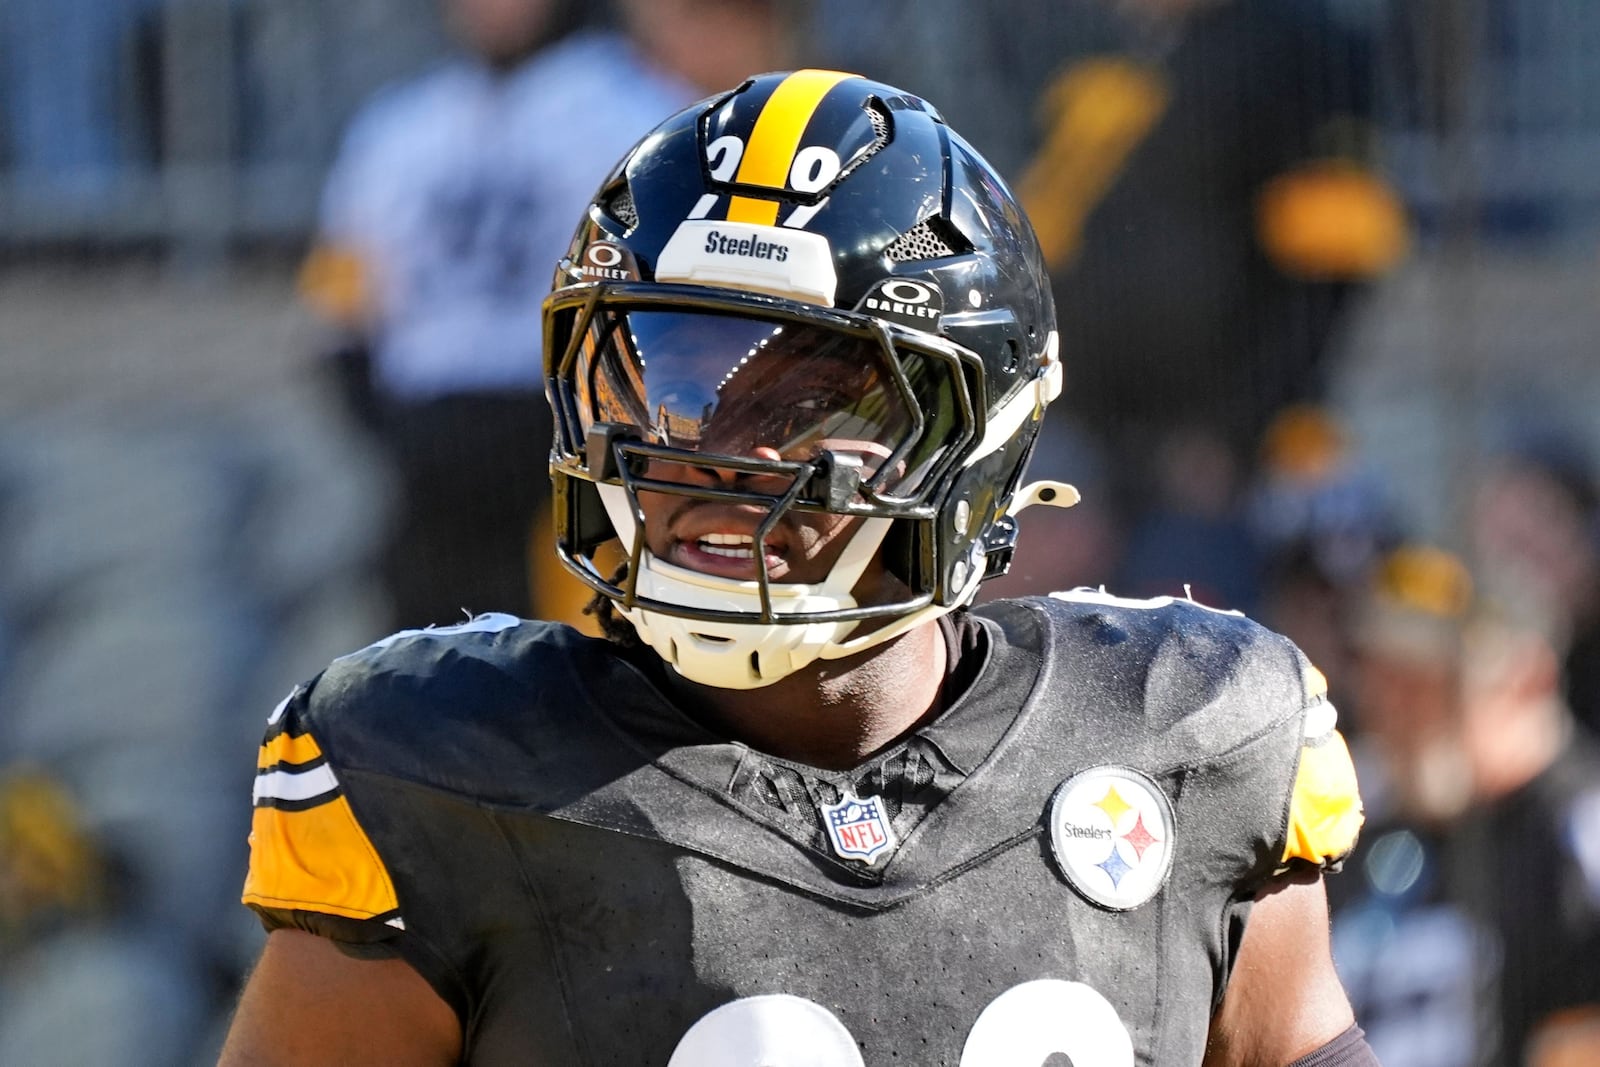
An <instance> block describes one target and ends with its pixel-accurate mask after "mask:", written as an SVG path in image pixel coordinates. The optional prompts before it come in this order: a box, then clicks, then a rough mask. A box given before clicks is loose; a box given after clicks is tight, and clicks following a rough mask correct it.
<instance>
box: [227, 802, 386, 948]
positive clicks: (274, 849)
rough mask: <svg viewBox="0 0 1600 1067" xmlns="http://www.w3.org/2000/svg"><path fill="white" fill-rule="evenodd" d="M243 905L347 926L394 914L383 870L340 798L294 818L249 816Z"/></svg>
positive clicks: (264, 810)
mask: <svg viewBox="0 0 1600 1067" xmlns="http://www.w3.org/2000/svg"><path fill="white" fill-rule="evenodd" d="M243 899H244V902H245V903H246V904H255V905H259V906H262V907H267V908H295V909H299V910H302V911H319V912H325V913H327V914H330V915H340V916H343V917H345V918H350V919H371V918H375V917H377V916H380V915H384V914H386V913H389V912H393V911H396V910H398V908H399V906H400V904H399V900H398V899H397V897H396V896H395V891H394V883H393V881H391V880H390V878H389V872H388V870H387V869H386V868H385V867H384V865H383V861H382V860H381V859H380V858H379V857H378V852H377V850H376V849H375V848H373V847H372V842H371V840H369V839H368V837H367V835H366V832H365V831H364V830H362V829H361V824H360V823H358V822H357V821H356V817H355V812H353V811H351V810H350V802H349V801H348V800H346V799H345V798H344V797H343V796H336V797H334V798H333V799H332V800H330V801H328V802H326V803H323V804H319V805H318V806H316V807H312V808H306V809H304V810H299V811H295V810H285V809H283V808H277V807H265V806H264V807H258V808H256V809H255V816H254V818H253V819H252V821H251V824H250V873H249V875H248V876H247V877H246V878H245V884H244V898H243Z"/></svg>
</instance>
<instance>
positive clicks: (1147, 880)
mask: <svg viewBox="0 0 1600 1067" xmlns="http://www.w3.org/2000/svg"><path fill="white" fill-rule="evenodd" d="M1174 822H1175V820H1174V818H1173V815H1172V802H1171V801H1170V800H1168V799H1167V795H1166V794H1165V793H1163V792H1162V791H1161V787H1160V786H1158V785H1156V783H1155V782H1154V781H1152V780H1151V779H1150V778H1149V777H1148V776H1146V775H1144V774H1141V773H1140V772H1138V771H1136V770H1134V769H1132V768H1131V767H1116V766H1104V767H1091V768H1089V769H1088V770H1086V771H1080V772H1078V773H1077V774H1075V775H1073V776H1072V777H1071V778H1068V779H1067V780H1066V781H1064V782H1062V783H1061V785H1060V787H1059V788H1058V789H1056V792H1055V796H1054V797H1053V798H1051V801H1050V847H1051V849H1052V851H1053V852H1054V853H1055V857H1056V862H1057V863H1058V864H1059V865H1060V866H1061V873H1062V874H1064V875H1066V878H1067V882H1068V883H1069V884H1070V885H1071V886H1072V888H1073V889H1075V890H1077V891H1078V893H1079V895H1081V896H1082V897H1083V898H1084V899H1085V900H1087V901H1089V902H1090V903H1091V904H1097V905H1099V906H1100V907H1102V908H1107V909H1110V910H1111V911H1128V910H1130V909H1133V908H1137V907H1138V906H1139V905H1141V904H1143V903H1144V902H1145V901H1147V900H1149V899H1150V898H1151V897H1153V896H1155V895H1156V892H1157V891H1158V890H1159V889H1160V888H1161V886H1162V884H1163V883H1165V882H1166V880H1167V872H1168V871H1170V870H1171V869H1172V829H1173V824H1174Z"/></svg>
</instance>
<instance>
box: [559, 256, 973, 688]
mask: <svg viewBox="0 0 1600 1067" xmlns="http://www.w3.org/2000/svg"><path fill="white" fill-rule="evenodd" d="M603 288H604V292H603V293H602V292H600V291H599V290H595V291H591V292H589V293H582V292H575V293H573V294H571V296H570V297H568V298H566V299H561V298H558V297H555V298H552V300H551V303H550V305H549V307H548V310H547V321H548V322H549V323H550V337H549V338H547V344H548V345H549V346H550V347H549V348H547V351H549V352H551V353H552V354H553V355H554V354H555V353H558V352H559V353H561V355H560V357H559V359H557V360H555V361H553V363H552V376H551V395H552V398H553V400H554V401H555V404H556V411H557V422H558V433H557V442H556V454H555V457H554V470H555V476H556V480H557V484H558V487H562V486H563V485H564V487H565V492H564V493H563V494H562V495H563V496H564V497H565V498H566V501H567V505H568V506H567V515H566V519H567V521H566V522H565V524H564V526H565V528H564V529H562V530H558V538H557V540H558V551H559V552H560V554H561V556H562V558H563V559H564V560H565V561H566V563H567V565H568V566H569V567H571V568H573V569H574V570H575V571H576V572H577V573H579V575H580V576H581V577H583V578H584V580H585V581H586V582H587V583H588V584H589V585H590V586H591V587H593V588H594V589H596V590H597V591H599V592H600V593H602V594H603V595H605V596H608V597H610V598H612V599H613V600H614V601H616V603H617V606H618V610H619V611H620V612H621V613H622V614H623V615H624V617H626V618H628V619H629V620H630V621H631V622H632V623H633V624H634V626H635V628H636V629H637V630H638V631H639V633H640V636H641V637H642V638H643V639H644V640H645V641H646V643H648V644H650V645H651V646H652V647H653V648H655V649H656V651H657V652H658V653H660V654H661V655H662V656H663V658H665V659H666V660H667V661H668V662H669V663H672V664H673V665H674V666H675V667H677V668H678V669H679V670H680V672H682V673H684V674H685V675H686V676H688V677H691V678H693V679H694V680H697V681H704V682H706V683H707V684H713V685H719V686H723V687H728V688H747V687H754V686H758V685H764V684H768V683H769V682H771V681H774V680H776V678H778V677H781V676H783V675H785V674H788V673H791V672H792V671H793V670H796V669H798V668H799V667H800V666H803V665H804V664H805V663H809V662H810V661H811V660H813V659H815V658H817V657H819V656H821V657H823V658H833V657H836V656H840V655H846V654H849V653H850V652H853V651H856V650H858V649H859V648H864V647H869V646H870V644H874V643H877V641H880V640H884V639H887V636H891V635H892V634H884V633H883V631H884V630H886V629H891V628H890V627H886V626H884V625H883V623H884V622H885V621H886V620H890V619H901V620H905V619H908V618H910V619H911V620H912V623H914V621H918V620H920V618H921V617H923V616H922V614H921V612H922V609H925V608H928V607H929V606H931V605H934V604H935V603H936V602H937V601H939V600H941V599H946V600H947V599H949V595H950V593H951V591H950V590H943V589H940V588H939V585H938V582H937V581H936V580H934V576H933V575H931V574H930V573H928V572H929V570H930V569H929V568H927V567H926V566H923V565H921V564H920V563H919V561H916V560H910V559H906V558H904V557H906V556H908V555H920V554H925V553H923V552H922V551H921V550H920V549H912V548H911V547H910V546H916V545H922V544H925V542H926V541H927V533H926V532H925V531H924V532H922V533H921V534H918V533H916V532H914V531H910V530H902V531H899V532H898V534H897V536H895V537H894V541H895V543H896V544H897V545H899V546H900V549H899V551H898V552H897V553H895V554H897V555H899V556H901V557H902V558H901V559H898V560H893V561H888V562H885V561H884V560H883V553H881V552H880V548H881V547H882V545H883V543H884V541H885V539H886V538H887V537H889V535H890V534H891V531H894V530H895V527H896V526H897V525H910V526H913V527H914V526H917V525H923V526H931V525H932V524H933V523H934V521H935V520H936V513H937V504H936V502H937V500H938V499H939V498H940V497H941V495H942V491H943V489H944V488H945V486H946V484H947V483H948V481H949V479H950V477H951V476H952V474H953V472H954V471H955V470H957V469H958V464H959V461H960V459H961V458H962V456H963V455H964V454H965V453H966V452H967V451H968V450H969V448H970V446H971V444H972V443H973V442H974V441H975V440H976V438H977V434H978V432H979V426H978V416H977V415H976V411H975V408H974V405H973V403H972V399H971V398H972V386H971V382H972V379H973V376H974V375H978V374H981V366H980V364H979V363H978V362H977V360H976V358H975V357H974V356H972V355H971V354H970V353H967V352H965V351H964V350H962V349H960V348H959V347H958V346H955V345H951V344H948V343H947V342H943V341H942V340H941V339H939V338H935V337H928V336H923V335H912V334H911V332H910V331H903V330H899V329H897V328H895V327H891V326H889V325H887V324H885V323H883V322H882V321H880V320H878V319H875V318H872V317H870V316H863V315H857V314H853V313H850V312H842V311H834V310H831V309H819V308H816V307H810V306H806V305H801V304H797V303H795V302H792V301H785V300H779V299H775V298H770V297H763V296H757V295H753V294H742V293H736V292H723V293H720V294H717V295H715V296H712V295H708V291H707V290H705V289H703V288H701V289H694V288H692V287H682V286H663V285H628V284H624V285H613V286H606V287H603ZM596 502H598V505H599V510H600V511H601V512H602V514H603V519H604V522H603V526H601V525H600V524H597V523H596V522H595V521H594V520H595V519H596V518H597V516H596V515H595V514H594V512H595V511H596V508H595V504H596ZM646 502H649V503H650V505H651V506H650V507H649V508H647V507H646V506H645V504H646ZM689 511H693V512H696V513H698V515H697V517H696V518H682V519H674V517H675V516H679V515H681V514H682V513H684V512H689ZM674 521H676V522H677V527H676V529H675V530H668V529H666V525H667V524H670V523H672V522H674ZM697 526H698V527H706V528H709V527H717V528H718V529H719V531H721V530H737V531H739V534H740V535H741V537H742V538H744V539H746V540H742V541H736V540H735V539H734V538H730V537H723V536H713V537H712V538H711V541H708V542H705V543H697V544H692V545H685V544H682V543H676V542H675V541H674V538H675V537H676V536H680V535H682V534H683V533H684V531H685V530H688V531H691V532H692V531H693V530H694V529H695V528H696V527H697ZM845 526H849V527H853V528H850V529H847V530H845V531H844V532H843V533H840V532H839V531H840V528H841V527H845ZM606 528H609V529H606ZM830 532H831V533H833V534H834V536H835V538H836V539H835V540H834V541H833V542H832V543H830V544H828V545H827V546H825V547H824V549H823V551H822V552H821V553H820V554H819V555H818V556H816V557H812V558H810V559H809V560H808V559H803V558H801V556H802V549H807V548H809V547H813V546H809V545H807V544H803V543H802V542H804V541H805V540H806V539H807V538H811V537H814V536H820V535H821V534H822V533H830ZM607 533H614V535H615V537H616V538H617V540H618V542H619V543H620V545H621V547H622V549H623V551H624V552H625V553H626V557H627V567H626V568H625V571H624V575H623V577H621V578H615V576H614V575H612V574H609V573H607V571H606V570H605V569H604V567H603V565H602V564H601V563H600V562H599V560H598V559H597V555H596V553H597V549H598V548H599V544H597V543H596V535H599V539H600V540H602V541H603V540H606V539H607V538H606V536H605V535H606V534H607ZM712 541H715V542H729V543H711V542H712ZM756 546H760V549H759V550H758V549H757V547H756ZM686 557H687V558H686ZM710 557H721V558H720V559H717V558H710ZM685 562H693V563H694V564H695V565H693V566H685V565H683V564H684V563H685ZM819 562H820V563H826V564H828V565H827V569H826V572H825V573H821V572H819V571H818V570H817V567H818V566H819ZM923 562H925V561H923ZM796 564H798V566H797V565H796ZM808 568H809V569H808ZM708 571H709V573H708ZM797 579H803V580H797ZM972 585H973V586H974V588H975V586H976V576H975V577H974V580H973V582H972ZM959 592H961V593H966V592H967V591H965V590H962V591H959ZM968 596H969V597H970V594H968ZM940 610H944V609H943V608H942V607H941V609H940ZM906 628H909V624H907V625H894V626H893V627H892V632H893V633H899V632H903V630H904V629H906ZM858 631H859V632H858ZM852 633H857V640H854V641H850V640H847V638H849V637H850V635H851V634H852ZM863 638H865V640H863Z"/></svg>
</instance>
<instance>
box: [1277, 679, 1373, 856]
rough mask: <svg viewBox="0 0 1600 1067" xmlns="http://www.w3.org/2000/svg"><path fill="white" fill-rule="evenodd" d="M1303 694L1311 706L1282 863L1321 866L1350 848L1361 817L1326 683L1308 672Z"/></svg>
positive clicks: (1357, 792) (1352, 770) (1358, 793)
mask: <svg viewBox="0 0 1600 1067" xmlns="http://www.w3.org/2000/svg"><path fill="white" fill-rule="evenodd" d="M1307 690H1308V696H1309V697H1310V698H1311V703H1310V706H1309V707H1308V708H1307V710H1306V718H1305V723H1306V729H1305V736H1304V738H1303V740H1302V741H1301V746H1300V764H1299V766H1298V768H1297V769H1296V771H1295V777H1294V788H1293V791H1292V793H1291V794H1290V799H1289V828H1288V837H1287V840H1286V841H1285V843H1284V847H1283V857H1282V863H1283V864H1284V865H1287V864H1288V863H1289V862H1290V861H1291V860H1304V861H1305V862H1307V863H1314V864H1316V865H1317V866H1319V867H1326V866H1330V865H1332V864H1336V863H1338V862H1339V861H1341V860H1343V859H1344V858H1345V857H1346V856H1348V855H1349V854H1350V850H1351V849H1353V848H1355V844H1356V837H1357V835H1359V834H1360V832H1361V824H1362V821H1363V820H1364V818H1365V815H1364V814H1363V812H1362V808H1361V790H1360V788H1359V786H1358V785H1357V783H1356V769H1355V764H1354V763H1352V762H1351V759H1350V749H1349V747H1348V746H1347V745H1346V744H1345V742H1344V737H1343V736H1342V735H1341V734H1340V733H1339V730H1338V728H1337V722H1338V716H1337V714H1336V713H1335V711H1334V709H1333V705H1332V704H1330V703H1329V702H1328V699H1327V683H1326V681H1324V680H1323V678H1322V675H1321V673H1320V672H1318V671H1317V670H1316V668H1314V667H1308V668H1307Z"/></svg>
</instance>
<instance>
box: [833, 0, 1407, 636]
mask: <svg viewBox="0 0 1600 1067" xmlns="http://www.w3.org/2000/svg"><path fill="white" fill-rule="evenodd" d="M838 6H839V7H843V6H844V5H838ZM1355 7H1356V5H1349V4H1342V3H1339V2H1338V0H1057V2H1050V3H1043V2H1039V0H1000V2H998V3H996V4H983V5H974V4H965V3H959V2H956V0H933V2H931V3H929V2H921V3H917V4H903V5H901V6H900V7H899V9H898V10H899V12H900V17H899V18H897V19H891V20H889V21H890V23H891V28H892V30H893V31H894V32H895V33H896V35H897V36H899V37H901V38H902V39H904V40H906V42H907V44H906V46H905V47H903V48H900V49H896V50H894V52H893V53H892V54H890V55H886V56H884V57H882V58H881V59H880V58H877V57H874V56H870V55H868V54H866V52H865V49H866V48H867V47H868V46H867V44H866V43H865V42H856V43H852V42H851V41H850V40H848V39H847V38H845V37H844V36H843V35H841V34H839V33H831V34H828V35H826V37H825V39H827V40H829V41H831V42H832V46H833V47H835V48H836V49H838V50H840V51H841V53H842V54H843V55H844V57H846V58H845V59H844V60H843V61H844V62H860V63H863V64H865V65H867V66H868V68H869V69H872V68H878V69H883V70H884V71H885V72H886V73H887V76H889V77H891V78H892V79H898V80H899V81H900V82H901V83H902V84H907V85H908V86H909V87H911V88H913V89H917V90H920V91H923V92H926V93H927V94H928V96H929V97H930V98H931V99H934V100H938V101H940V102H941V107H942V108H943V109H944V110H945V111H946V112H947V114H948V115H949V116H950V118H951V121H952V123H953V124H955V125H956V126H957V127H958V128H963V129H967V128H970V129H972V130H974V131H977V132H976V133H975V136H976V137H977V138H978V140H979V144H978V147H979V148H980V149H981V150H983V151H984V152H986V153H987V154H988V155H989V156H990V158H992V159H996V160H997V161H999V165H1000V166H1001V167H1002V169H1003V170H1006V171H1007V172H1008V173H1009V175H1010V176H1011V177H1012V178H1013V179H1014V181H1015V183H1016V184H1017V186H1018V191H1019V193H1020V194H1021V197H1022V199H1023V201H1024V202H1025V204H1026V206H1027V208H1028V211H1029V214H1030V216H1031V217H1032V218H1033V220H1034V223H1035V226H1036V228H1037V229H1038V231H1039V234H1040V238H1041V241H1042V243H1043V245H1044V248H1045V251H1046V254H1047V255H1048V257H1049V259H1050V266H1051V271H1052V276H1053V278H1054V281H1055V284H1056V299H1057V310H1058V319H1059V323H1060V330H1061V353H1062V358H1063V360H1064V363H1065V366H1066V368H1067V384H1066V390H1065V392H1064V393H1063V395H1062V402H1061V404H1060V405H1059V407H1060V408H1061V410H1060V411H1059V412H1052V415H1051V418H1052V419H1055V418H1061V417H1069V418H1071V419H1073V420H1075V421H1077V422H1078V423H1079V424H1080V425H1081V426H1083V427H1084V428H1086V429H1087V430H1089V431H1090V432H1091V433H1093V434H1094V435H1095V436H1096V437H1097V438H1098V439H1099V440H1100V441H1101V442H1102V444H1103V446H1104V447H1105V449H1106V450H1107V453H1108V456H1109V459H1110V463H1111V474H1112V479H1111V483H1110V487H1111V488H1112V490H1113V492H1114V496H1115V500H1114V502H1115V504H1116V505H1117V507H1118V509H1119V511H1120V512H1121V516H1122V524H1123V527H1124V530H1125V531H1126V532H1125V534H1124V537H1125V539H1126V541H1127V543H1128V545H1129V549H1130V558H1129V560H1128V562H1127V565H1126V566H1125V567H1124V569H1123V573H1122V574H1121V576H1120V577H1118V578H1116V579H1115V580H1116V581H1117V582H1118V584H1119V587H1120V588H1121V589H1122V590H1123V591H1127V592H1143V593H1157V592H1159V593H1179V594H1181V593H1182V591H1183V585H1184V584H1185V583H1187V584H1189V585H1190V586H1191V587H1192V588H1194V589H1195V590H1196V591H1197V592H1198V591H1203V593H1204V596H1206V597H1209V598H1211V599H1212V602H1213V603H1219V606H1226V607H1241V608H1244V607H1250V606H1252V604H1253V603H1254V601H1255V597H1256V596H1257V595H1258V592H1259V590H1258V588H1257V584H1256V583H1257V579H1256V578H1255V575H1254V567H1253V566H1252V565H1251V563H1250V560H1249V559H1248V553H1249V551H1250V550H1249V547H1248V545H1247V544H1246V543H1245V542H1246V531H1245V529H1244V524H1243V521H1242V518H1241V516H1240V514H1239V505H1240V492H1241V490H1242V489H1243V488H1244V486H1245V485H1246V484H1247V482H1248V480H1249V469H1248V468H1249V464H1250V462H1251V461H1252V459H1253V457H1254V454H1255V449H1256V446H1257V439H1258V437H1259V435H1260V434H1261V432H1262V431H1263V429H1264V428H1265V426H1266V424H1267V422H1268V420H1269V419H1270V418H1271V416H1272V415H1273V414H1274V413H1275V412H1276V411H1277V410H1279V409H1280V408H1281V407H1283V406H1285V405H1287V404H1290V403H1292V402H1296V401H1303V400H1312V399H1316V398H1318V397H1319V396H1320V394H1321V391H1322V385H1323V382H1322V377H1323V371H1324V363H1325V357H1326V354H1327V352H1328V351H1329V348H1330V346H1331V344H1332V341H1333V338H1334V334H1335V330H1336V327H1337V325H1338V323H1339V322H1340V316H1341V315H1342V313H1343V312H1344V311H1345V310H1346V306H1347V302H1348V297H1349V296H1350V295H1351V293H1352V292H1353V291H1354V289H1355V288H1356V287H1358V286H1359V285H1360V284H1361V283H1362V282H1364V281H1365V280H1367V279H1370V278H1371V277H1373V276H1375V275H1376V274H1378V273H1380V272H1382V271H1384V270H1386V269H1387V268H1388V267H1390V266H1391V265H1393V264H1394V263H1395V262H1396V261H1397V260H1398V259H1399V258H1400V257H1401V255H1402V254H1403V253H1404V250H1405V247H1406V243H1407V235H1406V225H1405V219H1404V215H1403V212H1402V209H1401V208H1400V206H1399V201H1398V199H1397V197H1396V196H1395V195H1394V194H1393V192H1392V191H1391V190H1390V188H1389V187H1388V185H1387V184H1386V182H1385V181H1384V180H1383V179H1381V178H1380V177H1379V176H1378V175H1377V174H1376V173H1375V172H1374V170H1373V169H1372V166H1371V163H1370V156H1369V147H1370V146H1369V134H1368V131H1367V123H1368V122H1369V120H1370V119H1371V112H1372V101H1371V85H1370V82H1371V80H1372V72H1371V61H1372V56H1371V54H1370V53H1371V40H1370V30H1371V27H1370V26H1368V25H1367V24H1366V23H1364V22H1362V21H1360V20H1359V19H1358V18H1357V17H1355V16H1353V15H1352V11H1353V10H1354V9H1355ZM829 10H834V8H833V6H832V5H829V6H825V8H824V11H829ZM834 21H836V22H838V21H841V19H840V17H839V16H838V15H836V16H835V18H834ZM878 21H879V22H882V21H883V16H882V15H879V16H878ZM843 24H844V25H846V26H848V25H849V24H850V23H849V22H848V21H847V20H843ZM957 42H958V43H957ZM1055 460H1056V457H1054V456H1052V455H1051V454H1050V453H1049V452H1048V451H1043V450H1041V452H1040V453H1039V454H1038V455H1037V458H1036V459H1035V462H1034V468H1033V473H1034V474H1035V475H1039V476H1045V477H1055V478H1060V479H1063V480H1066V481H1071V480H1072V478H1073V476H1074V475H1073V472H1071V471H1069V470H1065V469H1063V468H1062V467H1060V466H1058V465H1057V464H1056V462H1055ZM1147 518H1148V523H1147V524H1145V520H1146V519H1147ZM1142 524H1144V527H1145V528H1141V525H1142ZM1026 544H1027V542H1026V541H1024V545H1026ZM1034 544H1035V545H1036V546H1037V545H1038V542H1037V541H1036V542H1034ZM1241 553H1243V554H1244V555H1241ZM1180 560H1181V562H1179V561H1180ZM1110 578H1112V576H1111V575H1101V576H1100V580H1107V579H1110ZM1135 587H1137V588H1135Z"/></svg>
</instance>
